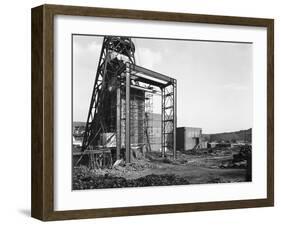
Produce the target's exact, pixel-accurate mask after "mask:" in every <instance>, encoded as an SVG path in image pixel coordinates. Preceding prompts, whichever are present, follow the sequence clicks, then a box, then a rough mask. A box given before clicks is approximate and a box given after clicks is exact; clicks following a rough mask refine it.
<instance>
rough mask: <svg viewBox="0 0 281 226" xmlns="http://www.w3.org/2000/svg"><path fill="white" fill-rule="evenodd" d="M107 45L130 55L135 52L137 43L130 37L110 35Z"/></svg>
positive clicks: (111, 48) (118, 51)
mask: <svg viewBox="0 0 281 226" xmlns="http://www.w3.org/2000/svg"><path fill="white" fill-rule="evenodd" d="M107 46H108V49H110V50H113V51H115V52H117V53H120V54H123V55H125V56H128V57H129V56H131V55H133V54H134V53H135V45H134V43H133V42H132V40H131V39H130V38H124V37H108V39H107Z"/></svg>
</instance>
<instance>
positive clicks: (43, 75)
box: [31, 5, 274, 221]
mask: <svg viewBox="0 0 281 226" xmlns="http://www.w3.org/2000/svg"><path fill="white" fill-rule="evenodd" d="M54 15H74V16H91V17H111V18H128V19H141V20H158V21H177V22H194V23H210V24H225V25H242V26H257V27H265V28H267V198H266V199H253V200H239V201H220V202H205V203H182V204H171V205H156V206H138V207H122V208H103V209H82V210H70V211H54V208H53V203H54V197H53V196H54V191H53V174H54V171H53V129H54V128H53V122H54V121H53V110H54V106H53V95H54V86H53V76H54V74H53V66H54V63H53V44H54V43H53V35H54V30H53V26H54ZM31 33H32V48H31V51H32V167H31V173H32V181H31V183H32V184H31V185H32V186H31V187H32V189H31V192H32V195H31V197H32V200H31V215H32V217H34V218H37V219H40V220H43V221H49V220H65V219H82V218H98V217H114V216H129V215H143V214H161V213H175V212H187V211H202V210H219V209H235V208H250V207H265V206H273V205H274V20H273V19H261V18H246V17H229V16H211V15H199V14H184V13H167V12H152V11H136V10H124V9H109V8H90V7H76V6H61V5H42V6H39V7H36V8H33V9H32V31H31Z"/></svg>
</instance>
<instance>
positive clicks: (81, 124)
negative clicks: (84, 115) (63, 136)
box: [72, 122, 86, 127]
mask: <svg viewBox="0 0 281 226" xmlns="http://www.w3.org/2000/svg"><path fill="white" fill-rule="evenodd" d="M72 126H73V127H75V126H86V122H73V124H72Z"/></svg>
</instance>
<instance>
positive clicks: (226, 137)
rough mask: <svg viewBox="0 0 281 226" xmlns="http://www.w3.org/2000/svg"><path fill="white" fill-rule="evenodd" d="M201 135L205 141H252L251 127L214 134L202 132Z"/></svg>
mask: <svg viewBox="0 0 281 226" xmlns="http://www.w3.org/2000/svg"><path fill="white" fill-rule="evenodd" d="M203 137H204V138H205V140H207V141H210V142H212V141H238V140H245V141H247V142H252V129H251V128H250V129H247V130H240V131H235V132H227V133H215V134H203Z"/></svg>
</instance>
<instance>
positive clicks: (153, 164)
mask: <svg viewBox="0 0 281 226" xmlns="http://www.w3.org/2000/svg"><path fill="white" fill-rule="evenodd" d="M238 152H239V151H238V150H235V149H232V150H229V149H225V150H196V151H184V152H179V151H178V152H177V159H176V160H173V158H172V156H166V157H165V158H163V157H161V155H160V153H158V152H150V153H146V154H145V156H143V157H142V158H139V159H135V160H134V161H133V162H132V163H129V164H125V163H123V164H119V165H117V166H113V167H112V168H111V169H92V170H89V169H88V168H87V167H84V166H82V167H81V166H80V167H75V168H74V171H73V189H74V190H78V189H92V188H113V187H143V186H162V185H180V184H181V185H185V184H206V183H231V182H243V181H246V173H247V171H246V167H245V165H243V164H241V165H237V166H233V165H232V166H231V167H228V165H229V164H228V163H229V162H231V161H232V159H233V154H236V153H238Z"/></svg>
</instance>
